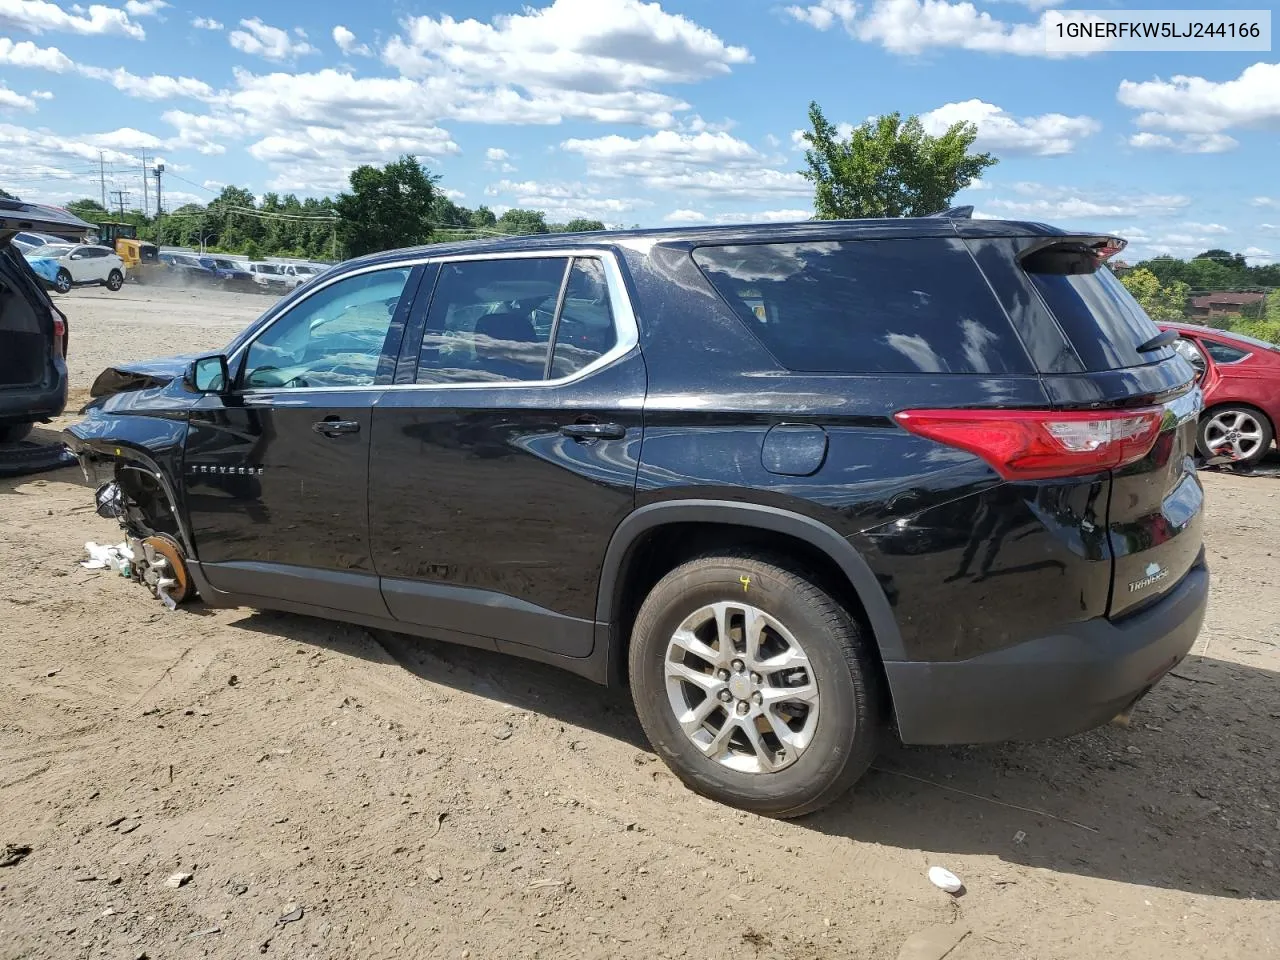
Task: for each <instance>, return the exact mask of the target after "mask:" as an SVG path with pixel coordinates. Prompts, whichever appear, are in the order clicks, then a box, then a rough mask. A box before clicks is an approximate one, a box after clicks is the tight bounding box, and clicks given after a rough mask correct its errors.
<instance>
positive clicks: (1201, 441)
mask: <svg viewBox="0 0 1280 960" xmlns="http://www.w3.org/2000/svg"><path fill="white" fill-rule="evenodd" d="M1233 416H1236V417H1241V418H1248V419H1250V420H1252V421H1253V422H1254V423H1256V424H1257V425H1258V430H1259V431H1260V432H1261V434H1262V436H1261V438H1260V440H1259V441H1258V445H1257V448H1256V449H1253V450H1251V451H1250V452H1249V453H1248V455H1247V456H1237V457H1234V462H1235V463H1236V464H1239V465H1240V466H1243V467H1251V466H1253V465H1254V464H1256V463H1259V462H1260V461H1261V460H1262V459H1263V457H1265V456H1266V455H1267V454H1268V453H1269V452H1270V451H1271V445H1272V443H1273V442H1274V441H1275V437H1276V435H1275V427H1274V426H1273V425H1272V423H1271V420H1270V419H1269V418H1268V417H1267V415H1266V414H1265V413H1263V412H1262V411H1261V410H1258V409H1257V408H1255V407H1250V406H1247V405H1245V404H1240V403H1228V404H1223V405H1222V406H1217V407H1214V408H1213V409H1211V410H1206V411H1205V412H1204V413H1203V414H1201V415H1200V426H1199V429H1198V430H1197V431H1196V448H1197V449H1198V450H1199V451H1200V456H1202V457H1204V458H1206V459H1208V458H1209V457H1214V456H1218V455H1219V454H1218V451H1217V450H1216V449H1213V447H1212V446H1211V443H1212V441H1211V440H1210V438H1209V437H1208V433H1209V431H1210V429H1211V428H1213V429H1214V433H1215V436H1217V437H1221V431H1220V429H1219V428H1218V427H1215V423H1220V420H1219V418H1223V417H1225V418H1231V417H1233ZM1219 449H1221V448H1219ZM1223 455H1225V456H1233V452H1232V450H1231V449H1229V448H1228V449H1225V450H1224V451H1223Z"/></svg>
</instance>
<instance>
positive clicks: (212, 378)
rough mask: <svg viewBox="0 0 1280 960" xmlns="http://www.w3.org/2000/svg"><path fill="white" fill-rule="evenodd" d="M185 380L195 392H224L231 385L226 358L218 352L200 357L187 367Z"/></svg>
mask: <svg viewBox="0 0 1280 960" xmlns="http://www.w3.org/2000/svg"><path fill="white" fill-rule="evenodd" d="M186 382H187V387H188V388H189V389H191V390H194V391H195V392H196V393H217V394H225V393H226V392H227V391H228V390H229V389H230V385H231V377H230V375H229V374H228V373H227V358H226V357H224V356H223V355H222V354H220V353H218V354H214V355H213V356H209V357H200V358H199V359H198V360H196V361H195V362H193V363H192V364H191V366H190V367H188V368H187V376H186Z"/></svg>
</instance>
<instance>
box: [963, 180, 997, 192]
mask: <svg viewBox="0 0 1280 960" xmlns="http://www.w3.org/2000/svg"><path fill="white" fill-rule="evenodd" d="M964 189H966V190H990V189H991V184H989V183H987V181H985V180H982V179H974V180H970V181H969V185H968V186H967V187H965V188H964Z"/></svg>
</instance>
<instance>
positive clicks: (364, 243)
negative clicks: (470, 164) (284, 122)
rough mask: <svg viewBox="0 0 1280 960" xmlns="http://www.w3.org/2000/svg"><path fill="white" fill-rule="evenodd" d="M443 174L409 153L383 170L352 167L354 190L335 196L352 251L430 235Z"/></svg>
mask: <svg viewBox="0 0 1280 960" xmlns="http://www.w3.org/2000/svg"><path fill="white" fill-rule="evenodd" d="M438 179H439V178H438V177H435V176H433V175H432V174H430V173H428V172H427V171H426V169H424V168H423V166H422V164H421V163H419V162H418V159H417V158H416V157H412V156H408V155H405V156H403V157H401V158H400V159H399V160H396V161H394V162H392V163H388V164H387V165H386V166H385V167H383V168H382V169H381V170H379V169H378V168H377V167H372V166H368V165H365V166H362V167H357V168H356V169H354V170H352V171H351V192H350V193H340V194H338V199H337V200H336V201H335V202H334V210H335V211H336V212H337V214H338V216H339V217H340V218H341V219H342V222H341V224H340V231H341V236H342V238H343V242H344V244H345V245H346V248H347V253H348V254H349V255H351V256H353V257H358V256H360V255H361V254H365V253H374V252H376V251H378V250H390V249H392V248H394V247H406V246H412V245H413V244H418V243H426V242H427V241H428V240H430V239H431V207H432V201H433V200H434V199H435V184H436V181H437V180H438Z"/></svg>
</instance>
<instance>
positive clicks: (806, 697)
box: [630, 556, 884, 817]
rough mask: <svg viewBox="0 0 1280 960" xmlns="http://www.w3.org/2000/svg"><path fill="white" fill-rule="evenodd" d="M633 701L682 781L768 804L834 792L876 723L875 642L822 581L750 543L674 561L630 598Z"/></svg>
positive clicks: (860, 764) (879, 715) (716, 794)
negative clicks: (643, 593)
mask: <svg viewBox="0 0 1280 960" xmlns="http://www.w3.org/2000/svg"><path fill="white" fill-rule="evenodd" d="M630 672H631V691H632V696H633V698H634V701H635V706H636V712H637V714H638V715H639V717H640V723H641V725H642V726H643V727H644V730H645V733H646V734H647V735H648V737H649V740H650V742H651V743H652V744H653V746H654V749H655V750H656V751H657V753H658V754H659V756H661V757H662V758H663V760H664V761H665V762H666V763H667V764H668V765H669V766H670V767H671V768H672V770H674V771H675V773H676V775H677V776H679V777H680V779H681V780H683V781H684V783H685V784H686V785H687V786H689V787H690V788H691V789H693V790H696V791H697V792H698V793H701V794H703V795H705V796H708V797H710V798H712V799H713V800H718V801H720V802H721V803H726V804H730V805H732V806H736V807H741V808H743V809H746V810H751V811H752V812H755V813H759V814H763V815H765V816H771V817H798V816H801V815H803V814H806V813H810V812H812V811H814V810H817V809H819V808H821V807H824V806H826V805H827V804H828V803H830V802H831V801H833V800H835V799H836V798H838V797H839V796H840V795H841V794H843V793H844V792H845V791H846V790H848V789H849V787H851V786H852V785H853V783H854V782H855V781H856V780H857V779H858V778H859V777H860V776H861V775H862V774H863V773H864V772H865V771H866V769H867V767H868V766H870V764H871V760H872V758H873V757H874V755H875V752H876V748H877V746H878V744H879V740H880V736H881V733H882V727H883V709H882V705H883V702H884V701H883V694H882V691H881V685H880V676H879V670H878V667H877V664H876V662H875V654H874V653H873V652H872V650H871V645H870V643H869V641H868V640H867V638H866V637H865V636H864V634H863V631H862V630H861V629H860V628H859V626H858V624H857V623H856V621H855V620H854V619H853V618H852V617H851V616H850V615H849V612H848V611H847V610H845V609H844V608H843V607H842V606H841V605H840V604H839V603H837V602H836V600H835V599H833V598H832V597H831V596H830V595H829V594H828V593H826V592H825V591H824V590H823V589H821V588H820V587H818V586H817V585H815V584H814V583H812V582H811V581H809V580H807V579H806V578H804V577H802V576H799V575H798V574H795V573H792V572H791V571H790V570H788V569H786V568H785V567H782V566H779V565H776V564H775V563H773V562H770V561H769V560H767V559H764V558H760V557H741V556H739V557H735V556H708V557H703V558H700V559H697V560H693V561H690V562H689V563H686V564H683V565H682V566H680V567H677V568H676V569H675V570H673V571H671V573H669V574H667V576H665V577H663V579H662V580H661V581H659V583H658V585H657V586H655V587H654V588H653V591H652V592H651V593H650V594H649V596H648V598H647V599H646V600H645V602H644V605H643V606H642V607H641V608H640V613H639V614H638V616H637V617H636V623H635V628H634V630H633V632H632V638H631V650H630Z"/></svg>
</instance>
